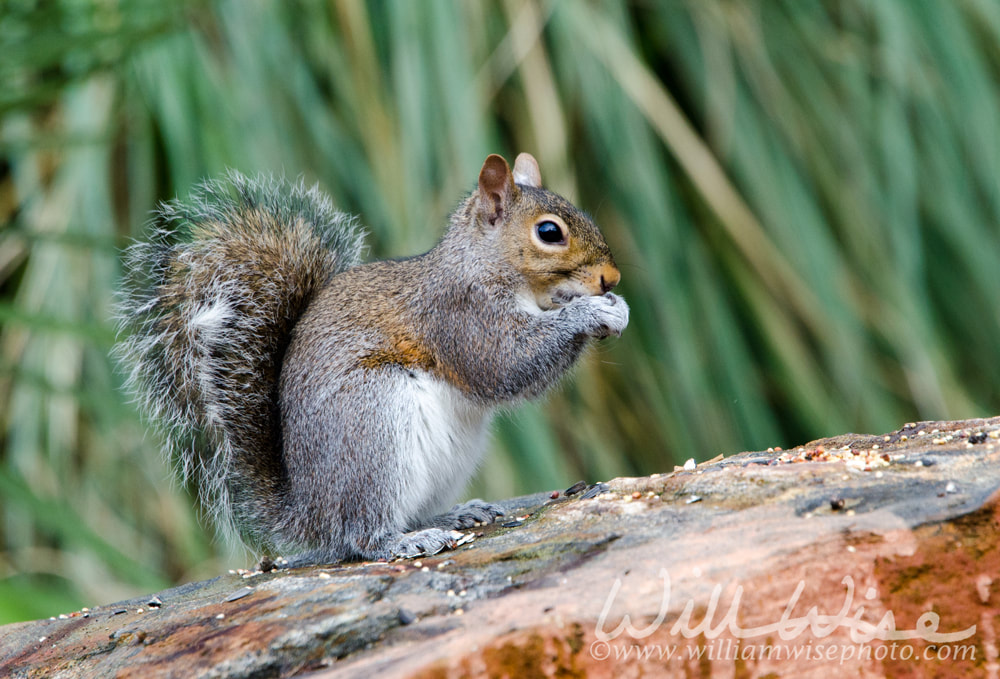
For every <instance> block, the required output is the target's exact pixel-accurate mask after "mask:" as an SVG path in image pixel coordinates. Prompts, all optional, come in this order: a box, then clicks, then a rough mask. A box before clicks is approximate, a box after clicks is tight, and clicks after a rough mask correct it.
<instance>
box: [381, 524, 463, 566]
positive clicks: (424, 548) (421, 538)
mask: <svg viewBox="0 0 1000 679" xmlns="http://www.w3.org/2000/svg"><path fill="white" fill-rule="evenodd" d="M454 546H455V538H454V537H453V536H452V534H451V531H449V530H442V529H440V528H425V529H424V530H418V531H414V532H412V533H405V534H404V535H402V536H401V537H400V538H399V541H398V542H397V543H396V544H395V545H394V546H393V547H392V555H393V556H395V557H400V558H403V559H412V558H415V557H418V556H431V555H433V554H437V553H438V552H440V551H441V550H442V549H451V548H453V547H454Z"/></svg>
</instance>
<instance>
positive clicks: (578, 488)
mask: <svg viewBox="0 0 1000 679" xmlns="http://www.w3.org/2000/svg"><path fill="white" fill-rule="evenodd" d="M586 487H587V482H586V481H577V482H576V483H574V484H573V485H572V486H570V487H569V488H567V489H566V490H564V491H563V495H565V496H567V497H569V496H571V495H576V494H577V493H581V492H583V490H584V489H585V488H586Z"/></svg>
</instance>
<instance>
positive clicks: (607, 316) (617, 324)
mask: <svg viewBox="0 0 1000 679" xmlns="http://www.w3.org/2000/svg"><path fill="white" fill-rule="evenodd" d="M579 301H580V302H583V303H585V304H586V305H587V307H588V310H589V311H590V320H591V323H590V328H589V329H588V333H587V334H589V335H590V336H591V337H595V338H597V339H604V338H605V337H608V336H610V335H615V336H616V337H621V334H622V330H624V329H625V326H627V325H628V304H626V303H625V300H624V299H622V298H621V297H619V296H618V295H616V294H614V293H613V292H606V293H604V294H603V295H600V296H594V297H582V298H580V300H579Z"/></svg>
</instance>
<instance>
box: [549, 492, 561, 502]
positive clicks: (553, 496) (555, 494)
mask: <svg viewBox="0 0 1000 679" xmlns="http://www.w3.org/2000/svg"><path fill="white" fill-rule="evenodd" d="M558 498H559V491H558V490H554V491H552V492H551V493H549V499H550V500H557V499H558Z"/></svg>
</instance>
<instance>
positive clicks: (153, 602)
mask: <svg viewBox="0 0 1000 679" xmlns="http://www.w3.org/2000/svg"><path fill="white" fill-rule="evenodd" d="M146 605H147V606H149V607H150V608H159V607H160V606H162V605H163V601H162V600H161V599H160V597H158V596H154V597H153V598H152V599H150V600H149V601H147V602H146Z"/></svg>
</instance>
